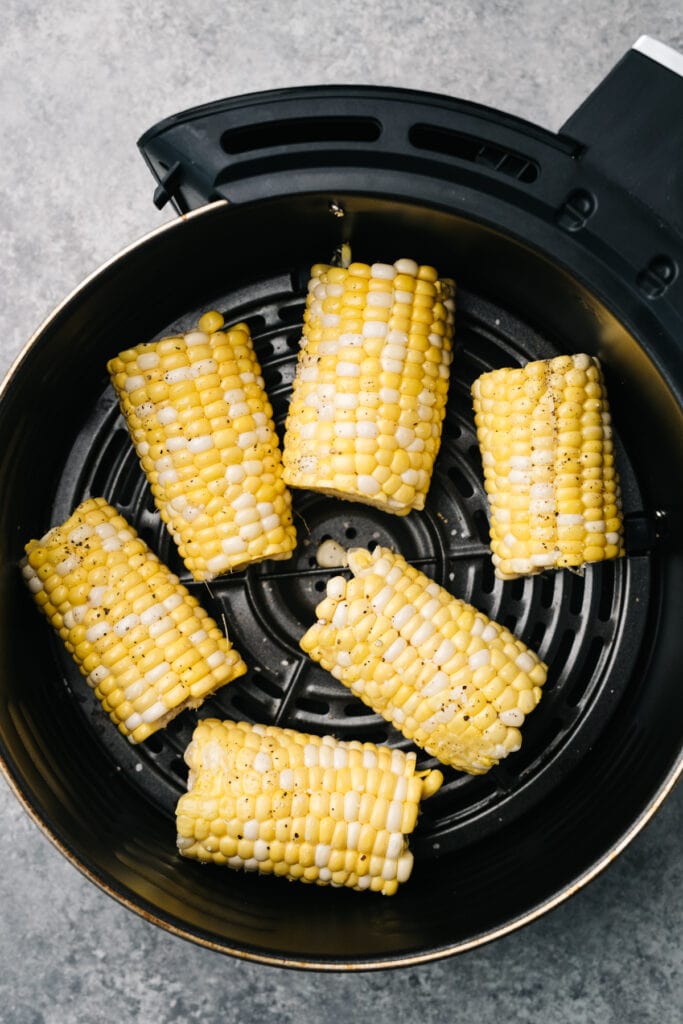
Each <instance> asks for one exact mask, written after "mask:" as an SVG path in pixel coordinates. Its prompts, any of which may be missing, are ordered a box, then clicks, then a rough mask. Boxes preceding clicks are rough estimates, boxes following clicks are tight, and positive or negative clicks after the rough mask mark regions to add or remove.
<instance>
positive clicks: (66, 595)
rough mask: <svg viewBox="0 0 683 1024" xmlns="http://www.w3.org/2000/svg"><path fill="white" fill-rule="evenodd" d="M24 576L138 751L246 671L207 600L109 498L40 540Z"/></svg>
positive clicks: (86, 506) (90, 503)
mask: <svg viewBox="0 0 683 1024" xmlns="http://www.w3.org/2000/svg"><path fill="white" fill-rule="evenodd" d="M22 572H23V576H24V579H25V580H26V583H27V584H28V587H29V590H30V591H31V592H32V594H33V597H34V599H35V601H36V603H37V605H38V607H39V608H41V609H42V611H43V612H44V614H45V615H46V616H47V618H48V619H49V621H50V622H51V623H52V625H53V626H54V628H55V629H56V630H57V632H58V633H59V635H60V636H61V638H62V640H63V641H64V643H65V645H66V648H67V650H68V651H69V653H70V654H71V655H72V657H73V659H74V661H75V662H76V664H77V665H78V668H79V669H80V671H81V673H82V674H83V675H84V676H85V677H86V679H87V681H88V683H89V685H90V686H91V687H93V689H94V690H95V695H96V696H97V698H98V699H99V700H100V702H101V704H102V707H103V708H104V710H105V711H106V712H107V713H108V714H109V717H110V718H111V720H112V722H114V724H115V725H117V726H118V728H119V731H120V732H122V733H123V735H124V736H127V737H128V739H129V740H130V741H131V743H140V742H141V741H142V740H146V739H147V737H148V736H151V735H152V733H154V732H157V730H158V729H162V728H163V727H164V726H165V725H167V724H168V722H170V720H171V719H172V718H175V716H176V715H177V714H179V713H180V712H181V711H182V710H183V709H184V708H187V707H198V706H199V705H200V704H201V703H202V702H203V700H204V699H205V697H208V696H210V695H211V694H212V693H214V692H215V691H216V690H217V689H218V688H219V687H221V686H225V685H226V683H229V682H231V681H232V680H233V679H236V678H237V677H238V676H241V675H244V673H245V672H246V665H245V664H244V662H243V661H242V659H241V658H240V656H239V654H238V653H237V651H236V650H234V648H233V647H232V645H231V644H230V642H229V640H227V639H226V637H225V636H224V635H223V633H222V632H221V630H220V629H219V628H218V626H217V625H216V623H215V622H214V620H213V619H212V618H210V616H209V615H207V613H206V612H205V611H204V610H203V609H202V608H201V607H200V606H199V603H198V601H197V599H196V598H195V597H193V596H192V595H191V594H189V593H188V591H187V589H186V588H185V587H184V586H182V585H181V584H180V583H179V582H178V577H177V576H175V575H174V574H173V573H172V572H170V570H169V569H167V568H166V566H165V565H163V564H162V563H161V562H160V561H159V559H158V558H157V556H156V555H155V554H154V553H153V552H152V551H150V550H149V548H148V547H147V545H146V544H145V542H144V541H143V540H142V539H141V538H140V537H138V535H137V534H136V532H135V530H134V529H133V528H132V527H131V526H130V525H129V524H128V523H127V522H126V520H125V519H124V518H123V516H121V515H119V513H118V512H117V511H116V509H114V508H112V507H111V505H109V504H107V502H106V501H105V500H104V498H89V499H88V500H87V501H85V502H83V503H82V504H81V505H79V506H78V508H77V509H76V510H75V512H74V513H73V514H72V515H71V516H70V517H69V518H68V519H67V520H66V522H65V523H63V524H62V525H61V526H56V527H54V528H53V529H51V530H50V531H49V532H48V533H46V534H45V536H44V537H43V538H42V539H41V540H32V541H30V542H29V543H28V544H27V545H26V557H25V558H24V559H23V560H22Z"/></svg>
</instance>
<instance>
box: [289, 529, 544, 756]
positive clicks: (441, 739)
mask: <svg viewBox="0 0 683 1024" xmlns="http://www.w3.org/2000/svg"><path fill="white" fill-rule="evenodd" d="M349 568H350V569H351V572H352V573H353V578H352V579H350V580H346V579H345V578H344V577H343V576H336V577H334V578H333V579H331V580H330V582H329V583H328V585H327V596H326V597H325V599H324V600H323V601H322V602H321V603H320V604H319V605H318V608H317V609H316V612H317V615H318V621H317V623H316V624H315V625H313V626H312V627H311V628H310V629H309V630H308V632H307V633H306V634H305V635H304V637H303V638H302V640H301V646H302V648H303V649H304V650H305V651H306V652H307V653H308V654H309V655H310V656H311V657H312V658H314V659H315V661H318V662H320V664H321V665H322V666H323V668H325V669H327V670H328V671H329V672H331V673H332V675H333V676H335V677H336V678H337V679H339V680H340V681H341V682H342V683H344V684H345V685H346V686H348V687H349V689H350V690H352V692H353V693H354V694H355V695H356V696H357V697H360V699H361V700H362V701H363V702H364V703H365V704H368V705H369V706H370V707H371V708H372V709H373V710H374V711H376V712H377V713H378V714H380V715H382V716H383V717H384V718H386V719H387V720H388V721H389V722H391V723H392V725H394V726H395V727H396V728H397V729H399V730H400V731H401V732H402V733H403V734H404V736H407V737H408V739H411V740H412V741H413V742H414V743H416V744H417V745H418V746H420V747H422V748H424V750H426V751H427V752H428V753H429V754H432V755H433V756H434V757H436V758H438V759H439V760H440V761H441V762H443V763H444V764H447V765H450V766H452V767H453V768H457V769H460V770H461V771H465V772H469V773H471V774H473V775H477V774H481V773H483V772H486V771H488V769H489V768H491V767H492V766H493V765H494V764H496V763H497V762H498V761H499V760H500V759H501V758H504V757H506V756H507V755H508V754H510V753H512V752H514V751H516V750H518V749H519V747H520V744H521V734H520V731H519V729H520V726H521V725H522V724H523V722H524V719H525V717H526V715H528V714H529V713H530V712H531V711H533V709H534V708H535V707H536V705H537V703H538V701H539V700H540V697H541V687H542V686H543V683H544V682H545V678H546V666H545V665H544V664H543V662H542V661H540V659H539V658H538V656H537V655H536V654H535V653H534V652H533V651H530V650H529V649H528V648H527V647H525V645H524V644H523V643H521V641H519V640H517V639H515V637H514V636H512V634H511V633H510V632H509V631H508V630H507V629H504V628H503V627H502V626H500V625H498V623H496V622H492V621H491V620H490V619H488V618H487V617H486V615H484V614H482V613H481V612H479V611H477V610H476V609H475V608H473V607H472V606H471V605H468V604H466V603H465V602H464V601H460V600H458V599H457V598H455V597H453V596H452V595H451V594H449V593H448V591H447V590H444V589H443V588H442V587H440V586H438V584H436V583H434V582H433V581H432V580H430V579H429V578H428V577H427V576H425V575H424V574H423V573H421V572H419V571H418V570H417V569H414V568H413V567H412V566H410V565H408V564H407V562H406V561H405V559H404V558H403V557H402V556H401V555H399V554H396V553H395V552H393V551H390V550H389V549H388V548H379V547H378V548H375V550H374V551H373V552H370V551H366V550H364V549H363V548H354V549H352V550H350V551H349Z"/></svg>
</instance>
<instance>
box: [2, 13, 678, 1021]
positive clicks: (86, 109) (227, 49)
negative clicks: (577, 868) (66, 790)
mask: <svg viewBox="0 0 683 1024" xmlns="http://www.w3.org/2000/svg"><path fill="white" fill-rule="evenodd" d="M681 13H682V11H681V5H680V0H661V2H656V0H621V2H620V0H616V2H615V0H574V2H571V3H568V2H564V0H560V2H558V3H552V2H551V0H517V2H514V3H512V2H509V0H485V2H481V3H470V4H468V3H465V2H463V0H454V2H448V0H439V2H437V0H424V2H421V3H420V2H413V3H410V2H405V0H392V2H391V3H389V2H381V3H373V2H372V0H344V2H336V3H330V2H329V0H318V2H317V3H313V2H307V0H290V2H288V3H285V2H282V3H276V2H270V3H267V2H263V0H253V2H251V3H249V2H247V0H238V2H234V3H219V2H217V0H184V2H183V3H177V4H174V3H168V2H165V0H157V2H156V3H155V4H151V5H147V4H139V3H135V2H134V0H110V2H103V0H90V2H88V0H71V2H69V0H53V2H52V3H49V4H46V3H44V2H43V0H40V2H36V0H4V2H3V4H2V6H1V7H0V196H1V202H0V232H1V238H2V250H1V255H0V295H1V296H2V304H1V307H0V317H1V318H2V327H1V330H0V371H4V370H5V369H6V368H7V367H8V365H9V363H10V361H11V359H12V358H13V357H14V355H15V354H16V353H17V352H18V350H19V348H20V346H21V345H22V344H23V343H24V341H25V340H26V338H27V337H28V336H29V334H30V333H31V332H32V330H33V329H34V328H35V326H36V325H37V324H38V323H39V322H40V321H41V320H42V318H43V317H44V316H45V315H46V314H47V313H48V312H49V311H50V310H51V308H52V307H53V306H54V305H55V304H56V303H57V302H58V301H59V300H60V299H61V298H63V297H64V296H65V295H66V294H67V293H68V292H69V291H70V290H71V289H72V288H73V287H74V286H75V285H76V284H77V283H78V282H79V281H80V280H81V279H82V278H83V277H84V276H85V275H86V274H87V273H89V272H90V271H92V270H93V269H94V268H95V267H97V266H98V264H99V263H101V262H102V261H103V260H105V259H107V258H108V257H110V256H111V255H113V254H114V253H115V252H116V251H117V250H118V249H120V248H121V247H122V246H124V245H126V244H128V243H129V242H130V241H132V240H134V239H135V238H137V237H138V236H140V235H141V234H143V233H144V232H145V231H147V230H149V229H150V228H152V227H154V226H156V225H157V224H159V223H160V222H161V221H162V220H164V219H167V218H168V217H170V216H171V214H170V213H168V212H164V213H163V214H159V213H158V212H157V211H156V210H155V209H154V207H153V206H152V203H151V194H152V180H151V178H150V177H149V175H148V172H147V170H146V169H145V167H144V165H143V163H142V161H141V159H140V158H139V156H138V154H137V151H136V147H135V142H136V139H137V137H138V136H139V135H140V134H141V132H142V131H143V130H144V129H145V128H147V127H149V126H150V125H151V124H153V123H154V122H156V121H157V120H158V119H160V118H161V117H164V116H166V115H168V114H171V113H173V112H175V111H177V110H181V109H183V108H186V107H189V106H193V105H195V104H197V103H202V102H206V101H209V100H212V99H216V98H219V97H221V96H227V95H236V94H239V93H243V92H248V91H251V90H257V89H265V88H273V87H279V86H288V85H296V84H307V83H318V82H367V83H373V84H386V85H404V86H408V87H413V88H422V89H430V90H434V91H438V92H443V93H447V94H450V95H455V96H460V97H463V98H466V99H470V100H475V101H477V102H479V103H485V104H489V105H491V106H495V107H500V108H503V109H505V110H507V111H510V112H512V113H515V114H518V115H522V116H524V117H527V118H528V119H529V120H531V121H535V122H537V123H539V124H541V125H544V126H546V127H549V128H553V129H556V128H559V126H560V125H561V124H562V123H563V121H564V120H565V119H566V117H567V116H568V115H569V114H570V113H571V112H572V111H573V110H574V109H575V107H576V106H577V105H578V103H579V102H580V101H581V100H582V99H583V98H584V97H585V96H586V95H587V94H588V92H589V91H590V90H591V89H592V88H593V87H594V86H595V85H596V84H597V83H598V82H599V81H600V79H601V78H602V77H603V75H604V74H605V73H606V72H607V71H608V70H609V69H610V67H611V66H612V65H613V63H615V62H616V61H617V60H618V59H619V58H620V57H621V56H622V54H623V53H624V52H625V50H626V49H628V47H629V46H630V45H631V44H632V43H633V42H634V41H635V40H636V39H637V38H638V36H639V35H641V34H643V33H647V34H650V35H652V36H654V37H655V38H659V39H661V40H662V41H663V42H666V43H669V44H670V45H673V46H675V47H677V48H678V49H679V50H681V51H683V20H682V19H681ZM46 427H47V428H48V429H49V424H46ZM682 810H683V792H682V791H681V790H680V789H679V791H678V792H677V793H675V794H674V795H673V796H672V797H671V798H670V799H669V800H668V801H667V802H666V804H665V805H664V808H663V809H662V810H661V812H660V813H659V814H658V815H657V817H656V819H655V820H654V821H653V822H652V823H651V824H650V826H649V827H648V828H647V829H646V830H645V832H644V833H643V834H641V835H640V836H639V837H638V838H637V839H636V840H635V841H634V842H633V844H632V845H631V846H630V847H629V848H628V849H627V851H626V852H625V853H624V854H623V855H622V856H621V857H620V858H619V859H618V861H617V862H616V863H615V864H614V865H613V866H612V867H611V868H610V870H609V871H607V872H606V873H605V874H603V875H602V876H600V878H598V879H597V880H596V881H594V882H593V883H592V884H591V885H589V886H588V888H586V889H584V890H583V891H582V892H580V893H579V894H578V895H577V896H575V897H574V898H572V899H571V900H570V901H569V902H567V903H565V904H563V905H562V906H560V907H559V908H558V909H557V910H555V911H554V912H553V913H552V914H549V915H546V916H545V917H544V918H542V919H541V920H539V921H537V922H536V923H534V924H533V925H531V926H529V927H527V928H526V929H525V930H524V931H522V932H518V933H516V934H514V935H511V936H509V937H507V938H505V939H503V940H501V941H499V942H497V943H495V944H493V945H489V946H487V947H485V948H483V949H480V950H477V951H474V952H472V953H469V954H467V955H465V956H461V957H458V958H456V959H452V960H449V961H445V962H441V963H436V964H431V965H426V966H422V967H416V968H410V969H403V970H401V971H398V972H388V973H382V974H364V975H356V976H343V975H333V976H327V975H325V976H323V975H316V974H301V973H294V972H289V971H284V970H280V969H274V968H266V967H260V966H256V965H251V964H248V963H241V962H238V961H234V960H231V959H227V958H224V957H221V956H219V955H218V954H214V953H211V952H209V951H207V950H204V949H200V948H198V947H195V946H193V945H191V944H189V943H187V942H184V941H182V940H180V939H176V938H174V937H172V936H169V935H167V934H166V933H165V932H162V931H160V930H158V929H156V928H154V927H153V926H151V925H149V924H147V923H146V922H144V921H143V920H141V919H139V918H138V917H136V916H135V915H133V914H132V913H130V912H129V911H127V910H125V909H123V908H122V907H120V906H119V905H117V904H115V903H114V902H113V901H112V900H110V899H109V898H108V897H106V896H105V895H103V894H102V893H101V892H100V891H99V890H98V889H96V888H95V887H94V886H93V885H91V884H90V883H89V882H86V881H85V879H83V878H82V877H81V876H80V874H79V873H78V872H77V871H76V870H75V869H74V868H73V867H72V866H71V865H70V864H69V863H67V862H66V861H65V860H64V859H63V858H62V857H61V856H60V855H59V854H58V853H57V852H56V851H55V850H54V849H53V847H52V846H51V845H50V843H49V842H48V841H47V840H46V839H45V838H44V837H43V836H42V835H41V833H40V832H39V830H38V829H37V828H36V827H35V826H34V825H33V824H32V823H31V822H30V821H29V819H28V818H27V817H26V815H25V814H24V812H23V811H22V810H21V808H20V807H19V805H18V803H17V802H16V801H15V799H14V797H13V796H12V795H11V793H10V791H9V789H8V787H7V785H6V783H5V782H4V781H0V822H1V827H0V864H1V865H2V870H1V871H0V1022H2V1024H73V1022H79V1024H80V1022H84V1024H86V1022H87V1024H99V1022H105V1021H116V1022H117V1024H133V1022H135V1024H146V1022H155V1024H165V1022H170V1021H187V1022H191V1021H202V1022H203V1024H218V1022H232V1021H241V1022H249V1021H252V1020H253V1021H257V1020H258V1021H269V1020H273V1021H277V1022H278V1024H288V1022H299V1021H308V1020H313V1021H320V1022H327V1021H338V1020H357V1019H361V1018H362V1017H364V1016H365V1015H367V1014H368V1013H369V1014H371V1016H372V1018H373V1020H374V1021H375V1022H377V1024H380V1022H385V1021H394V1020H402V1021H421V1022H423V1024H432V1022H436V1021H439V1022H441V1021H444V1020H457V1021H459V1022H463V1024H469V1022H476V1024H487V1022H489V1021H491V1022H493V1021H496V1022H498V1021H500V1020H503V1019H504V1020H510V1021H518V1022H532V1024H536V1022H538V1024H541V1022H542V1024H612V1022H615V1024H616V1022H617V1021H619V1022H622V1024H648V1022H655V1021H657V1022H658V1024H669V1022H671V1024H673V1022H675V1021H678V1020H680V1019H681V1014H682V1013H683V996H682V991H683V963H682V959H681V945H680V940H681V935H682V934H683V907H682V905H681V904H682V901H681V875H682V864H681V856H680V838H681V831H682V830H681V825H682V814H681V812H682Z"/></svg>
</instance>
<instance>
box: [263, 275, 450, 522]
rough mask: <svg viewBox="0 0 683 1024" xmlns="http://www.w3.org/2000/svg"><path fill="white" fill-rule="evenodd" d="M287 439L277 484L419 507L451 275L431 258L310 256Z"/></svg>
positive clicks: (439, 388) (428, 464) (446, 334)
mask: <svg viewBox="0 0 683 1024" xmlns="http://www.w3.org/2000/svg"><path fill="white" fill-rule="evenodd" d="M311 275H312V276H311V280H310V283H309V290H308V297H307V302H306V312H305V314H304V328H303V338H302V342H301V351H300V353H299V359H298V364H297V372H296V377H295V380H294V391H293V394H292V400H291V404H290V407H289V415H288V417H287V423H286V433H285V440H284V447H283V462H284V475H285V482H286V483H287V484H289V485H290V486H291V487H303V488H308V489H309V490H313V491H321V492H322V493H324V494H329V495H332V496H334V497H337V498H343V499H347V500H350V501H358V502H362V503H364V504H367V505H374V506H375V507H377V508H380V509H383V510H384V511H386V512H393V513H394V514H396V515H407V513H408V512H410V511H411V510H412V509H422V508H424V503H425V498H426V495H427V491H428V489H429V485H430V482H431V477H432V470H433V467H434V460H435V458H436V455H437V452H438V450H439V445H440V443H441V427H442V421H443V417H444V413H445V408H446V398H447V394H448V382H449V366H450V363H451V358H452V353H451V338H452V335H453V310H454V308H455V307H454V302H453V298H452V296H453V294H454V290H455V286H454V284H453V282H452V281H450V280H445V279H441V280H440V279H439V277H438V275H437V272H436V270H434V268H433V267H428V266H418V265H417V263H415V262H414V260H407V259H401V260H397V262H396V263H394V264H393V266H392V265H389V264H384V263H375V264H373V265H372V266H368V265H367V264H364V263H352V264H351V265H350V266H349V267H348V268H342V267H331V266H325V265H316V266H314V267H313V268H312V270H311Z"/></svg>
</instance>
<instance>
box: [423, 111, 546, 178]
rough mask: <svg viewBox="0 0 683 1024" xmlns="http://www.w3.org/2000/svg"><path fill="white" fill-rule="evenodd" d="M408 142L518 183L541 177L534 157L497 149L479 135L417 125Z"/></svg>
mask: <svg viewBox="0 0 683 1024" xmlns="http://www.w3.org/2000/svg"><path fill="white" fill-rule="evenodd" d="M408 138H409V140H410V143H411V145H412V146H415V148H416V149H426V150H430V151H431V152H432V153H442V154H443V155H444V156H453V157H456V158H457V159H458V160H467V161H469V162H470V163H474V164H482V165H483V166H484V167H488V168H490V170H492V171H497V172H498V173H499V174H505V175H507V177H509V178H516V179H517V181H523V182H525V183H526V184H531V182H533V181H536V178H537V177H538V175H539V173H540V168H539V166H538V164H537V163H536V161H535V160H533V159H532V158H531V157H529V156H525V155H524V154H523V153H516V152H514V151H513V150H511V149H504V148H502V147H501V146H494V145H492V144H491V143H490V142H487V141H486V140H485V139H480V138H478V137H477V136H476V135H466V134H464V133H463V132H455V131H452V130H451V129H449V128H437V127H436V126H435V125H430V124H414V125H413V126H412V128H411V129H410V132H409V134H408Z"/></svg>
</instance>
